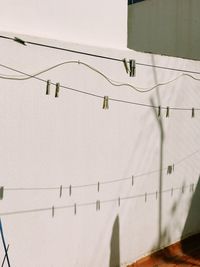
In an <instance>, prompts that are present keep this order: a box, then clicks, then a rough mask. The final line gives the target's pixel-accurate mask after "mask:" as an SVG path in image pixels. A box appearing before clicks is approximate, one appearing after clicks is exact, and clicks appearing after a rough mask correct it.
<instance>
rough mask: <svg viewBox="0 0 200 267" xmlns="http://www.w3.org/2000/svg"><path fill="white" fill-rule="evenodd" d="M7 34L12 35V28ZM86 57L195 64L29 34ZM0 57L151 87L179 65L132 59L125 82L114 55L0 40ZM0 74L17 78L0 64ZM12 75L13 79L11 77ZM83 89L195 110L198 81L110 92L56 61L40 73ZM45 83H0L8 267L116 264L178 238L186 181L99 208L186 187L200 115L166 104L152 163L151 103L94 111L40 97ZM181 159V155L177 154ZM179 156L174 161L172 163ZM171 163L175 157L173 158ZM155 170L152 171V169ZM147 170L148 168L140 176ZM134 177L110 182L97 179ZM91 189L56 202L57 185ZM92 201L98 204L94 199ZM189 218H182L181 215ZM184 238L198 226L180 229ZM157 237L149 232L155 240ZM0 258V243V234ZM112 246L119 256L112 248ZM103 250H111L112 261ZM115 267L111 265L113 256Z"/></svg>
mask: <svg viewBox="0 0 200 267" xmlns="http://www.w3.org/2000/svg"><path fill="white" fill-rule="evenodd" d="M14 36H15V34H14ZM22 38H25V39H29V40H30V41H40V42H44V43H50V44H52V45H59V46H62V47H68V48H71V49H80V50H83V51H86V52H89V53H95V54H103V55H107V56H111V57H117V58H124V57H127V58H134V59H136V62H138V63H147V64H154V63H155V64H158V65H162V66H168V67H176V68H182V69H193V70H196V71H198V70H199V69H200V66H199V62H193V61H187V60H181V59H175V58H169V57H162V56H154V55H148V54H142V53H136V52H132V51H128V50H125V49H124V50H111V49H102V48H97V47H89V46H88V47H87V46H82V45H76V46H74V45H71V44H67V43H60V42H55V41H51V40H49V41H48V40H42V39H41V40H40V39H38V40H36V39H35V38H28V37H23V36H22ZM0 54H1V57H0V58H1V59H0V64H5V65H8V66H11V67H13V68H16V69H19V70H21V71H24V72H27V73H30V74H34V73H36V72H38V71H41V70H43V69H45V68H48V67H50V66H52V65H54V64H57V63H61V62H64V61H68V60H81V61H83V62H85V63H87V64H90V65H91V66H93V67H95V68H97V69H98V70H100V71H102V72H103V73H104V74H106V75H107V76H108V77H110V78H111V79H113V80H117V81H121V82H128V83H131V84H132V85H136V86H138V87H151V86H153V85H154V84H155V83H159V82H165V81H169V80H171V79H173V78H175V77H177V76H178V75H180V73H179V72H175V71H169V70H161V69H154V68H150V67H145V66H142V65H140V66H139V65H137V70H136V77H134V78H130V77H129V76H128V75H127V74H126V72H125V69H124V66H123V64H122V63H121V62H116V61H109V60H105V59H100V58H92V57H88V56H83V55H77V54H73V53H68V52H64V51H57V50H56V51H55V50H51V49H46V48H41V47H35V46H31V45H28V46H22V45H19V44H17V43H15V42H13V41H9V40H2V39H1V40H0ZM0 73H1V75H2V74H7V75H12V76H13V75H17V76H18V75H19V74H17V73H14V72H12V71H9V70H7V69H5V68H3V67H2V66H1V67H0ZM20 77H21V76H20ZM40 77H41V78H43V79H51V81H52V82H60V83H61V84H62V85H66V86H71V87H74V88H77V89H80V90H83V91H87V92H90V93H94V94H98V95H101V96H104V95H108V96H110V97H113V98H117V99H123V100H128V101H132V102H139V103H146V104H151V103H152V102H153V103H155V104H156V105H159V104H160V105H163V106H168V105H169V106H181V107H189V108H192V107H193V106H194V107H198V106H199V97H200V91H199V82H198V81H195V80H192V79H190V78H189V77H181V78H180V79H178V80H177V81H176V82H174V83H170V84H168V85H166V86H164V87H160V88H159V89H158V90H153V91H151V92H149V93H143V94H141V93H137V92H136V91H134V90H133V89H131V88H128V87H126V86H122V87H113V86H112V85H110V84H109V83H108V82H107V81H106V80H105V79H104V78H103V77H101V76H100V75H98V74H97V73H95V72H93V71H92V70H90V69H88V68H86V67H84V66H82V65H79V64H68V65H65V66H62V67H59V68H57V69H54V70H51V71H49V72H47V73H44V74H42V75H40ZM45 87H46V86H45V84H43V83H42V82H41V81H38V80H35V79H30V80H26V81H11V80H3V79H0V95H1V97H0V125H1V130H0V159H1V168H0V185H3V186H5V189H6V190H5V195H4V199H3V200H1V201H0V215H1V219H2V222H3V227H4V233H5V238H6V242H7V243H9V244H10V248H9V257H10V262H11V264H12V265H13V266H15V267H26V266H28V267H35V266H37V267H58V266H59V267H64V266H74V267H75V266H86V267H90V266H99V267H106V266H115V265H114V260H113V258H115V259H117V261H120V263H121V265H122V266H125V265H126V263H131V262H133V261H134V260H135V259H137V258H139V257H141V256H143V255H145V254H146V253H149V252H150V251H151V250H153V249H157V248H158V247H162V246H163V245H166V244H169V243H173V242H175V241H176V240H179V239H180V238H181V236H182V235H183V229H184V227H185V221H186V218H187V214H188V209H189V205H190V200H191V198H192V195H193V194H192V193H191V192H190V190H189V187H187V188H185V191H184V193H182V191H181V190H176V191H174V195H173V197H172V196H171V193H170V192H165V193H163V194H162V203H161V204H160V205H159V200H158V199H156V196H155V195H148V196H147V201H146V202H145V198H144V196H142V197H139V198H134V199H129V200H126V201H125V200H124V201H122V202H121V206H120V207H118V203H117V201H116V200H115V201H113V202H109V203H103V201H104V200H113V199H117V198H118V197H119V196H120V197H121V198H122V197H129V196H130V197H131V196H139V195H141V194H144V193H145V192H147V193H151V192H155V191H157V190H159V184H160V179H161V181H162V190H163V191H164V190H166V189H170V188H172V187H173V188H176V187H178V188H181V187H182V185H184V184H185V185H190V184H191V183H196V182H197V181H198V176H199V159H200V154H199V153H196V154H194V155H192V156H191V153H193V152H194V151H196V150H198V149H199V147H200V144H199V140H200V138H199V135H200V134H199V133H200V123H199V118H200V112H199V111H196V117H195V118H193V119H191V111H170V117H169V118H165V113H164V112H162V120H161V122H162V125H163V131H164V140H163V147H162V150H163V154H162V158H161V131H160V126H159V121H158V119H157V117H156V116H155V112H154V110H153V109H152V108H146V107H141V106H135V105H129V104H123V103H118V102H113V101H110V109H109V110H107V111H106V110H103V109H102V99H99V98H95V97H91V96H87V95H84V94H79V93H76V92H72V91H68V90H63V89H61V92H60V96H59V98H54V87H53V86H52V88H51V95H50V96H46V95H45ZM188 155H190V156H188ZM181 160H182V161H181ZM173 163H175V172H174V173H173V174H171V175H167V171H166V169H165V168H166V166H168V165H170V164H173ZM176 163H179V164H176ZM160 167H162V168H164V170H163V172H162V175H160V173H159V171H158V170H159V169H160ZM154 170H157V171H155V172H152V171H154ZM144 173H146V175H143V176H140V177H137V178H135V183H134V186H133V187H132V186H131V179H129V180H124V181H121V182H117V183H108V184H100V192H97V183H98V181H100V183H101V182H103V181H111V180H115V179H121V178H127V177H131V175H136V176H137V175H139V174H144ZM70 184H71V185H72V186H76V185H87V184H94V186H92V187H83V188H72V195H71V197H70V196H69V192H68V190H66V189H65V190H64V191H63V195H62V198H60V197H59V186H60V185H63V186H69V185H70ZM40 187H45V188H49V187H50V188H51V187H58V189H56V190H53V189H52V190H41V191H40V190H38V191H37V190H33V191H31V190H30V191H20V190H19V191H17V190H14V191H12V190H10V191H9V190H8V189H9V188H10V189H11V188H40ZM96 200H101V210H100V211H96V207H95V202H96ZM88 202H89V203H91V202H92V203H94V204H92V205H91V206H82V207H80V206H78V207H77V214H76V215H74V211H73V208H68V209H59V210H58V209H56V210H55V216H54V218H52V217H51V211H50V210H49V211H41V212H33V213H24V214H15V215H9V216H3V215H2V214H3V213H6V212H13V211H20V210H21V211H22V210H26V209H27V210H30V209H33V210H34V209H39V208H46V207H52V206H53V205H54V206H65V205H73V204H74V203H77V205H79V204H82V203H88ZM189 221H190V220H188V222H189ZM189 231H190V232H187V233H184V235H185V234H191V233H194V232H197V231H199V225H196V226H193V229H192V228H190V227H189ZM159 236H160V239H161V242H160V244H158V243H159ZM0 248H1V249H0V262H1V259H2V258H3V248H2V244H1V240H0ZM118 251H119V252H120V254H118ZM115 254H118V256H119V255H120V257H116V256H113V255H115ZM115 263H116V262H115Z"/></svg>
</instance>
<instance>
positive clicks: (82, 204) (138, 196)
mask: <svg viewBox="0 0 200 267" xmlns="http://www.w3.org/2000/svg"><path fill="white" fill-rule="evenodd" d="M187 187H189V192H194V187H195V184H194V183H193V184H190V185H189V186H186V185H183V186H182V187H178V188H173V187H172V188H171V189H167V190H164V191H162V192H159V191H155V192H151V193H147V192H145V193H144V194H140V195H135V196H128V197H118V198H116V199H110V200H104V201H100V200H96V202H90V203H81V204H77V203H74V204H73V205H70V206H66V207H62V208H73V210H74V215H76V214H77V209H78V207H84V206H94V205H95V208H96V211H100V210H101V206H102V204H105V203H109V202H116V203H117V205H118V207H120V206H121V202H122V201H125V200H130V199H137V198H143V199H144V202H145V203H146V202H148V197H149V196H153V195H154V196H155V198H156V200H158V197H159V196H161V195H162V194H163V193H167V192H169V193H170V195H171V197H173V195H174V191H177V190H179V191H180V190H181V192H182V194H184V193H185V189H186V188H187ZM56 209H60V207H55V206H52V208H51V213H52V217H54V215H55V210H56Z"/></svg>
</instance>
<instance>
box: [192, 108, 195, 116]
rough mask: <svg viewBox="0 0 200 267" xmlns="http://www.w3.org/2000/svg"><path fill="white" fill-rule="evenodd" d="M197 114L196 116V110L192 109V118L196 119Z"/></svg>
mask: <svg viewBox="0 0 200 267" xmlns="http://www.w3.org/2000/svg"><path fill="white" fill-rule="evenodd" d="M194 116H195V114H194V108H192V118H194Z"/></svg>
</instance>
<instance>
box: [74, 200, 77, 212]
mask: <svg viewBox="0 0 200 267" xmlns="http://www.w3.org/2000/svg"><path fill="white" fill-rule="evenodd" d="M76 212H77V208H76V203H74V215H76Z"/></svg>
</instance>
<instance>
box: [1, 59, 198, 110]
mask: <svg viewBox="0 0 200 267" xmlns="http://www.w3.org/2000/svg"><path fill="white" fill-rule="evenodd" d="M70 62H72V61H70ZM73 62H76V63H79V64H80V61H73ZM68 63H69V62H68ZM62 64H64V63H60V64H57V65H55V66H53V67H51V68H48V69H46V70H44V71H41V72H39V73H37V74H34V75H30V74H27V73H25V72H22V71H19V70H16V69H14V68H12V67H9V66H6V65H3V64H0V66H1V67H4V68H6V69H9V70H12V71H15V72H17V73H20V74H23V75H25V76H27V77H24V78H17V77H15V78H12V77H6V76H0V78H2V79H9V80H10V79H11V80H28V79H31V78H34V79H36V80H39V81H41V82H44V83H45V84H47V83H48V81H49V80H47V81H46V80H45V79H42V78H39V77H37V76H38V75H40V74H42V73H44V72H46V71H48V70H50V69H52V68H55V67H56V66H58V65H59V66H60V65H62ZM65 64H66V62H65ZM83 64H84V65H87V64H85V63H83ZM103 75H104V74H103ZM199 80H200V79H199ZM171 81H172V80H171ZM168 83H169V82H168ZM51 84H52V85H54V86H56V83H53V82H51ZM125 85H126V84H115V86H125ZM163 85H164V84H163ZM128 86H131V87H133V86H132V85H128ZM157 86H160V85H157ZM60 88H63V89H67V90H70V91H74V92H77V93H81V94H85V95H89V96H93V97H96V98H101V99H104V96H101V95H97V94H94V93H89V92H86V91H83V90H79V89H76V88H73V87H69V86H64V85H60ZM134 88H135V87H134ZM150 90H152V89H150ZM46 92H47V91H46ZM143 92H144V91H143ZM109 100H110V101H113V102H119V103H124V104H130V105H136V106H142V107H148V108H156V109H164V110H166V109H167V108H168V107H161V106H156V105H150V104H144V103H138V102H132V101H127V100H122V99H116V98H109ZM170 109H171V110H188V111H189V110H191V108H181V107H170ZM195 110H200V108H195Z"/></svg>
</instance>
